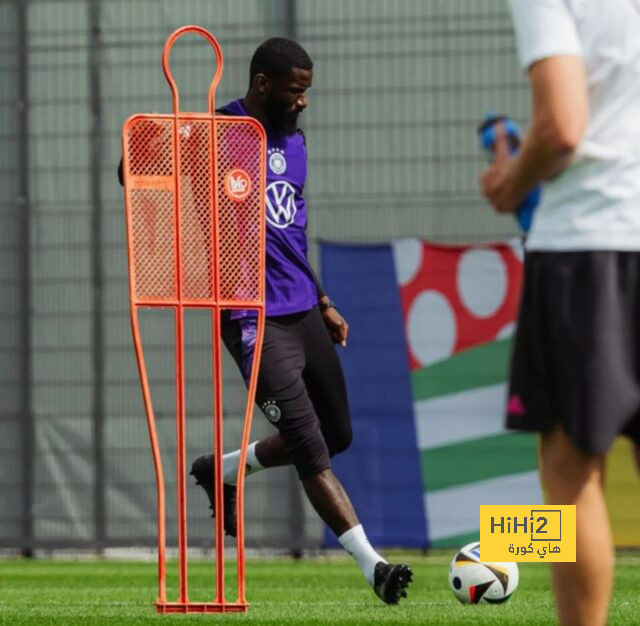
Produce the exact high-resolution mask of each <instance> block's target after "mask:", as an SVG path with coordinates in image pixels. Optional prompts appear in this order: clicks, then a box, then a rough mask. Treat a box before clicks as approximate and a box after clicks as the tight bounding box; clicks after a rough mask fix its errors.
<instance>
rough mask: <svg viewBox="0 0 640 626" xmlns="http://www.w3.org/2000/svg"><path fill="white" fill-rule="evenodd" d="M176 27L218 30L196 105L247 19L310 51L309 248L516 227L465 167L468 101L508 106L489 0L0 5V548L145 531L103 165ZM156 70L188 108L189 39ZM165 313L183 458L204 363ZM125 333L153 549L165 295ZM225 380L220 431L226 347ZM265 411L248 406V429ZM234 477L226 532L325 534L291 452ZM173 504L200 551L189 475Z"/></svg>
mask: <svg viewBox="0 0 640 626" xmlns="http://www.w3.org/2000/svg"><path fill="white" fill-rule="evenodd" d="M185 24H197V25H200V26H203V27H205V28H207V29H208V30H209V31H210V32H211V33H212V34H213V35H214V36H215V37H216V38H217V39H218V41H219V42H220V44H221V46H222V50H223V54H224V75H223V78H222V82H221V85H220V87H219V90H218V93H217V97H216V103H217V104H218V105H221V104H223V103H225V102H227V101H228V100H231V99H234V98H237V97H241V96H243V95H244V94H245V91H246V88H247V85H248V70H249V60H250V58H251V56H252V54H253V51H254V50H255V48H256V47H257V46H258V45H259V44H260V43H261V42H262V41H263V40H265V39H266V38H268V37H272V36H287V37H291V38H295V39H297V40H298V41H300V43H302V44H303V45H304V46H305V48H306V49H307V50H308V52H309V53H310V55H311V57H312V58H313V60H314V62H315V67H314V84H313V88H312V90H311V91H310V93H309V107H308V109H307V110H306V111H305V112H304V114H303V115H302V116H301V118H300V121H301V126H302V127H303V128H304V131H305V134H306V137H307V146H308V151H309V176H308V184H307V185H308V186H307V190H306V197H307V200H308V205H309V214H310V217H309V230H308V233H309V237H310V242H311V251H310V255H311V258H312V261H313V263H314V265H316V266H318V265H319V254H318V242H320V241H330V242H352V243H353V242H355V243H362V244H371V243H376V242H388V241H391V240H395V239H398V238H403V237H421V238H426V239H428V240H430V241H432V242H448V243H463V242H482V241H489V240H491V241H494V240H503V239H507V238H509V237H513V236H514V235H516V226H515V223H514V221H513V220H511V219H509V218H499V217H497V216H495V215H494V214H493V213H492V212H491V211H490V210H488V209H487V207H486V206H485V204H484V202H483V200H482V199H481V197H480V195H479V193H478V186H477V182H476V181H477V176H478V172H479V171H480V170H481V169H482V167H483V165H484V163H485V157H484V156H483V155H482V154H481V152H480V150H479V148H478V142H477V138H476V127H477V124H478V122H479V121H480V120H481V118H482V117H483V116H484V114H485V113H487V112H488V111H499V112H507V113H509V114H510V115H511V116H513V117H514V118H515V119H516V120H517V121H519V122H521V123H526V120H527V118H528V115H529V95H528V87H527V85H526V81H525V79H524V77H523V75H522V73H521V72H520V70H519V69H518V66H517V62H516V57H515V45H514V39H513V35H512V30H511V23H510V18H509V15H508V12H507V9H506V3H504V2H503V1H502V0H474V1H473V2H470V1H469V0H403V1H402V2H392V1H390V0H323V1H322V2H317V1H314V0H216V2H211V1H210V0H182V1H181V2H175V0H0V42H1V43H0V284H1V285H2V297H1V298H0V547H3V548H6V549H11V550H17V551H22V552H23V553H25V554H29V553H31V552H32V551H34V550H49V549H51V550H55V549H63V548H74V549H84V548H86V549H91V550H98V551H102V550H105V549H107V548H110V547H126V546H136V547H137V546H153V545H154V544H155V541H156V527H155V482H154V475H153V466H152V461H151V453H150V448H149V442H148V435H147V430H146V423H145V418H144V410H143V405H142V400H141V393H140V387H139V382H138V373H137V368H136V363H135V357H134V352H133V348H132V341H131V332H130V326H129V310H128V285H127V264H126V242H125V225H124V207H123V192H122V188H121V187H120V185H119V184H118V181H117V177H116V167H117V164H118V160H119V158H120V152H121V140H120V132H121V128H122V124H123V122H124V120H125V119H126V118H127V117H128V116H130V115H132V114H133V113H137V112H152V111H155V112H159V113H167V112H170V108H171V99H170V92H169V89H168V86H167V84H166V82H165V79H164V76H163V73H162V69H161V53H162V48H163V45H164V43H165V41H166V39H167V37H168V36H169V35H170V34H171V33H172V32H173V31H174V30H175V29H176V28H178V27H180V26H182V25H185ZM171 66H172V70H173V73H174V76H175V77H176V79H177V82H178V86H179V89H180V92H181V98H182V109H183V110H185V111H189V110H193V111H202V110H205V109H206V93H207V89H208V86H209V82H210V79H211V77H212V75H213V72H214V66H213V57H212V54H211V50H210V48H209V47H208V44H206V43H205V42H204V41H203V40H200V39H199V38H197V37H193V39H188V38H184V39H182V40H180V41H179V42H178V43H177V44H176V46H175V47H174V49H173V53H172V58H171ZM187 321H188V325H187V392H188V396H187V413H188V428H187V434H188V440H189V443H188V448H189V449H188V458H190V459H191V458H193V457H195V456H197V455H199V454H202V453H205V452H207V450H208V449H209V448H210V447H211V446H212V443H211V441H212V435H211V417H210V416H211V385H210V381H211V366H210V360H211V359H210V347H209V346H210V336H209V335H208V334H207V333H208V332H209V330H208V328H209V326H208V322H207V319H206V318H205V317H202V315H201V314H200V313H198V312H190V313H188V314H187ZM142 332H143V339H144V345H145V350H146V355H147V359H148V361H147V362H148V364H149V367H150V376H151V381H152V393H153V398H154V403H155V409H156V418H157V422H158V428H159V434H160V439H161V445H162V449H163V455H164V462H165V472H166V475H167V480H168V493H167V502H168V503H169V505H170V506H169V510H168V523H169V526H168V538H169V541H170V543H172V544H175V541H176V530H175V521H174V511H175V509H173V508H171V505H172V503H173V502H174V500H175V478H174V471H173V469H174V468H175V463H174V462H173V453H174V451H175V450H174V447H175V446H174V440H175V420H174V382H173V347H172V345H171V343H170V342H168V341H167V337H170V336H171V333H172V321H171V317H170V314H169V313H168V312H167V313H165V312H162V311H154V312H148V313H146V314H145V316H144V317H143V320H142ZM224 392H225V423H226V425H225V448H226V449H232V448H235V447H236V445H237V443H238V441H239V433H240V425H241V413H242V406H243V402H244V391H243V385H242V382H241V380H240V378H239V376H238V375H237V373H236V372H235V368H234V367H233V366H232V364H231V363H229V362H225V388H224ZM381 392H382V393H383V390H382V391H381ZM270 428H271V426H270V425H269V424H268V423H267V421H266V420H265V419H264V418H263V417H262V415H261V414H258V413H257V414H256V416H255V419H254V430H253V434H254V437H253V438H257V437H259V436H261V435H262V434H265V433H267V432H270ZM357 436H358V433H357V432H356V438H357ZM250 481H251V482H250V485H249V487H248V494H247V511H246V513H247V515H246V523H247V543H248V545H250V546H253V547H257V548H264V549H274V550H286V551H291V552H294V553H296V552H299V551H301V550H313V549H319V548H322V547H323V546H324V545H325V534H324V529H323V527H322V524H321V523H320V522H319V521H318V520H317V518H316V516H315V513H314V512H313V511H311V510H310V509H309V507H308V505H307V504H306V502H305V500H304V498H303V496H302V495H301V492H300V488H299V485H298V482H297V479H296V477H295V474H294V473H293V472H292V471H290V470H289V469H277V470H271V471H269V472H263V473H261V474H258V475H256V476H254V477H251V479H250ZM188 505H189V545H190V547H194V548H205V549H206V548H208V547H210V546H211V545H212V533H213V528H212V523H211V520H210V518H209V512H208V508H207V505H208V503H207V502H206V500H205V496H204V493H201V492H200V491H199V489H196V487H194V486H191V487H190V488H189V492H188ZM395 543H400V544H401V543H402V540H401V538H400V539H398V540H397V541H395ZM409 544H410V545H415V542H414V543H413V544H412V542H409ZM422 547H427V542H426V541H425V544H424V545H423V546H422Z"/></svg>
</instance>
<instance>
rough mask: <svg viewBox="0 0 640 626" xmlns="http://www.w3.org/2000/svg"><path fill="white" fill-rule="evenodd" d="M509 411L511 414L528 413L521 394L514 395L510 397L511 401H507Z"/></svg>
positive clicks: (520, 414)
mask: <svg viewBox="0 0 640 626" xmlns="http://www.w3.org/2000/svg"><path fill="white" fill-rule="evenodd" d="M507 413H509V415H518V416H522V415H524V414H525V413H526V410H525V408H524V404H522V398H520V396H518V395H513V396H511V397H510V398H509V402H508V403H507Z"/></svg>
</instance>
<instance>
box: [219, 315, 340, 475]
mask: <svg viewBox="0 0 640 626" xmlns="http://www.w3.org/2000/svg"><path fill="white" fill-rule="evenodd" d="M222 338H223V341H224V343H225V345H226V347H227V349H228V350H229V352H230V353H231V355H232V356H233V358H234V360H235V361H236V363H237V364H238V367H239V368H240V371H241V372H242V374H243V376H244V378H245V381H246V380H247V379H248V376H249V372H250V368H251V362H252V358H253V346H254V344H255V320H254V319H251V318H248V319H239V320H229V319H228V318H226V319H225V320H224V323H223V330H222ZM256 403H257V404H258V406H259V407H260V408H261V409H262V411H263V413H264V414H265V415H266V417H267V419H268V420H269V421H270V422H271V423H272V424H273V425H274V426H275V427H276V428H277V429H278V430H279V432H280V436H281V437H282V439H283V441H284V443H285V447H286V450H287V453H288V454H289V456H290V457H291V460H292V462H293V464H294V465H295V466H296V468H297V470H298V475H299V476H300V478H302V479H304V478H308V477H309V476H313V475H315V474H318V473H320V472H321V471H323V470H325V469H328V468H329V467H331V461H330V458H331V457H332V456H333V455H334V454H336V453H338V452H341V451H342V450H345V449H346V448H347V447H348V446H349V444H350V443H351V417H350V415H349V407H348V403H347V390H346V385H345V381H344V375H343V373H342V366H341V364H340V361H339V359H338V355H337V353H336V349H335V346H334V344H333V341H332V340H331V337H330V335H329V332H328V331H327V328H326V326H325V324H324V321H323V319H322V315H321V313H320V311H319V310H318V308H317V307H315V308H313V309H311V310H310V311H305V312H303V313H295V314H293V315H283V316H278V317H268V318H267V320H266V324H265V332H264V343H263V348H262V359H261V363H260V372H259V375H258V388H257V392H256Z"/></svg>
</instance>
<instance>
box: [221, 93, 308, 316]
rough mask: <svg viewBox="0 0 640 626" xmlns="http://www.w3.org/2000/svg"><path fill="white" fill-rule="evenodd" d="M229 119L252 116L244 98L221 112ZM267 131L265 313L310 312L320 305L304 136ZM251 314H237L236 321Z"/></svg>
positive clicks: (296, 133)
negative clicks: (309, 231)
mask: <svg viewBox="0 0 640 626" xmlns="http://www.w3.org/2000/svg"><path fill="white" fill-rule="evenodd" d="M220 112H221V113H226V114H227V115H245V116H247V115H249V114H248V113H247V111H246V110H245V108H244V106H243V102H242V100H241V99H239V100H234V101H233V102H230V103H229V104H227V105H226V106H224V107H222V109H220ZM265 130H266V131H267V191H266V196H267V197H266V202H265V208H266V211H267V249H266V255H267V258H266V309H267V311H266V313H267V315H268V316H274V315H288V314H290V313H300V312H302V311H308V310H309V309H311V308H313V307H314V306H315V305H316V304H317V303H318V293H317V288H316V283H315V280H314V277H313V272H312V270H311V266H310V265H309V261H308V260H307V235H306V232H305V229H306V226H307V207H306V204H305V201H304V197H303V195H302V190H303V189H304V183H305V181H306V178H307V149H306V147H305V144H304V137H303V135H302V134H301V133H300V132H294V133H293V134H291V135H274V134H272V133H270V132H269V129H268V128H266V129H265ZM247 314H250V315H251V314H252V313H250V312H248V311H247V312H244V311H242V312H233V313H232V318H238V317H244V316H246V315H247Z"/></svg>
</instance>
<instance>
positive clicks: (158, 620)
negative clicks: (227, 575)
mask: <svg viewBox="0 0 640 626" xmlns="http://www.w3.org/2000/svg"><path fill="white" fill-rule="evenodd" d="M451 552H453V551H451ZM451 552H448V551H447V552H443V551H438V552H437V553H435V554H432V555H429V556H426V557H425V556H421V555H416V554H411V553H408V554H406V553H405V554H402V558H403V560H405V561H406V562H408V563H410V564H411V566H412V567H413V570H414V582H413V585H412V587H411V590H410V594H409V598H408V600H406V601H404V602H402V604H400V605H399V606H386V605H384V604H383V603H382V602H380V600H378V598H377V597H375V596H374V594H373V592H372V591H371V590H370V589H369V587H368V586H367V585H366V584H365V582H364V580H363V578H362V575H361V574H360V571H359V570H358V569H357V567H356V566H355V565H354V564H353V563H352V562H351V561H350V560H347V559H342V558H339V559H337V558H334V559H323V558H319V559H309V560H300V561H291V560H288V559H271V560H262V559H258V560H250V561H248V562H247V592H248V593H247V595H248V599H249V601H250V603H251V607H250V609H249V612H248V613H246V614H239V615H234V614H227V615H158V614H156V613H155V609H154V607H153V602H154V600H155V594H156V578H155V576H156V566H155V563H153V562H129V561H127V562H121V561H113V560H102V561H100V560H92V561H87V560H80V561H69V560H67V561H60V560H46V559H34V560H20V559H4V560H1V561H0V624H12V625H13V624H38V625H43V624H65V625H66V624H112V625H114V626H115V625H120V624H158V625H159V624H163V623H166V624H178V623H179V624H183V623H184V624H187V623H188V624H193V623H207V624H217V623H230V624H231V623H237V622H242V623H251V624H274V625H275V624H323V625H325V624H332V625H333V624H400V623H402V624H445V625H448V624H466V625H471V624H473V625H474V626H475V625H476V624H505V625H506V624H508V625H510V626H511V625H517V624H531V625H534V624H535V625H536V626H539V625H542V624H554V623H555V615H554V609H553V602H552V596H551V591H550V580H549V568H548V566H547V565H543V564H527V563H525V564H520V585H519V588H518V590H517V591H516V593H515V594H514V595H513V597H512V598H511V599H510V600H509V602H507V603H506V604H504V605H497V606H494V605H483V606H462V605H460V604H458V602H457V600H456V599H455V598H454V596H453V594H452V593H451V592H450V591H449V587H448V584H447V568H448V563H449V559H450V557H451ZM388 556H389V555H388ZM392 556H393V557H394V558H395V559H397V558H398V556H399V555H396V554H393V555H392ZM639 566H640V554H639V553H637V552H633V553H623V554H619V555H618V560H617V567H616V588H615V595H614V599H613V604H612V608H611V614H610V624H612V625H616V624H637V623H638V619H639V618H638V616H639V615H640V596H639V595H638V591H637V590H638V589H639V588H640V567H639ZM174 569H175V568H174V567H171V570H172V573H171V577H170V579H169V581H168V582H169V583H170V584H171V585H175V576H174V574H173V570H174ZM229 583H231V581H229ZM189 584H190V596H191V598H192V599H193V600H200V601H204V600H210V599H211V596H212V595H213V593H212V592H209V590H211V589H212V585H213V583H212V563H210V562H206V561H193V562H192V563H190V575H189ZM173 589H175V587H173ZM228 595H229V598H228V599H235V595H234V594H233V593H229V594H228Z"/></svg>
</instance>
